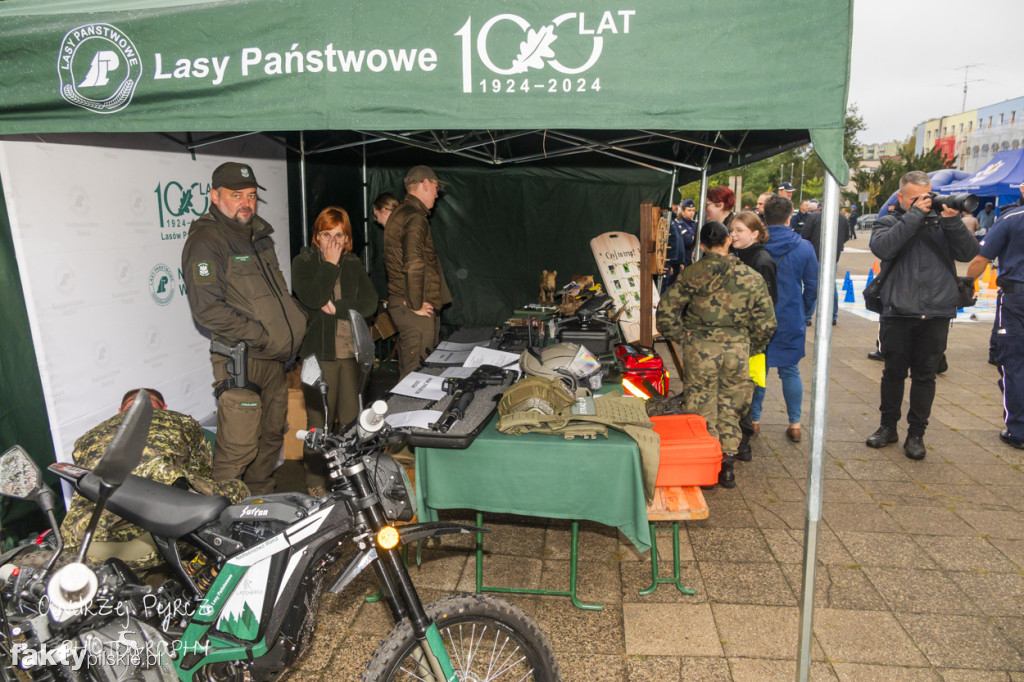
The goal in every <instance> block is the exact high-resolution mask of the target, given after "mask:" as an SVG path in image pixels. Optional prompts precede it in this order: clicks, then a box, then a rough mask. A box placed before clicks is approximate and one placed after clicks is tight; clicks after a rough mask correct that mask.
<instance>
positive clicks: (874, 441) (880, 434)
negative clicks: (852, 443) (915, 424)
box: [865, 426, 900, 448]
mask: <svg viewBox="0 0 1024 682" xmlns="http://www.w3.org/2000/svg"><path fill="white" fill-rule="evenodd" d="M899 439H900V435H899V434H898V433H896V429H894V428H889V427H888V426H879V427H878V430H877V431H875V432H874V433H872V434H871V435H870V436H868V439H867V441H866V442H865V444H866V445H867V446H868V447H869V448H884V447H885V446H886V445H888V444H889V443H895V442H896V441H898V440H899Z"/></svg>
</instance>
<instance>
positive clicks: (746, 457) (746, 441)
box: [736, 434, 754, 462]
mask: <svg viewBox="0 0 1024 682" xmlns="http://www.w3.org/2000/svg"><path fill="white" fill-rule="evenodd" d="M753 458H754V451H753V450H751V449H750V436H747V435H746V434H744V436H743V438H742V439H741V440H740V446H739V447H738V448H737V449H736V459H738V460H739V461H741V462H749V461H750V460H751V459H753Z"/></svg>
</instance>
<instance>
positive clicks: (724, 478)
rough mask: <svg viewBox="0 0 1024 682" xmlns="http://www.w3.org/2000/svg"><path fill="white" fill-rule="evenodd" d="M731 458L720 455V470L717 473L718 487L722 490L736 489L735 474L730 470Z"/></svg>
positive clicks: (730, 456)
mask: <svg viewBox="0 0 1024 682" xmlns="http://www.w3.org/2000/svg"><path fill="white" fill-rule="evenodd" d="M732 465H733V456H732V455H722V470H721V471H720V472H718V485H720V486H722V487H723V488H735V487H736V474H735V473H734V472H733V470H732Z"/></svg>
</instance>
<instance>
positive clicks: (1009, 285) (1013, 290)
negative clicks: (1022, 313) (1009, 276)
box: [996, 277, 1024, 294]
mask: <svg viewBox="0 0 1024 682" xmlns="http://www.w3.org/2000/svg"><path fill="white" fill-rule="evenodd" d="M1000 279H1003V278H1002V277H999V278H998V279H997V280H996V284H997V285H998V286H999V288H1000V289H1001V290H1002V292H1003V293H1004V294H1019V293H1021V292H1024V283H1022V282H1012V281H1010V280H1003V281H1001V282H1000V281H999V280H1000Z"/></svg>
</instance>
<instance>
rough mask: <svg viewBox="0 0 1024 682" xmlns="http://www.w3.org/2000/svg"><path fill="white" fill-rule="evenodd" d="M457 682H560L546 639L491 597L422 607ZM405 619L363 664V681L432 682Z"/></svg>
mask: <svg viewBox="0 0 1024 682" xmlns="http://www.w3.org/2000/svg"><path fill="white" fill-rule="evenodd" d="M426 610H427V614H428V615H429V616H430V618H431V619H432V620H433V621H434V623H436V624H437V629H438V631H439V632H440V633H441V639H442V640H443V641H444V644H445V648H446V649H447V650H448V657H449V658H450V659H451V661H452V665H453V666H454V667H455V673H456V676H457V677H458V679H459V680H460V681H461V682H491V681H495V680H497V681H504V680H533V681H534V682H559V681H560V680H561V679H562V676H561V672H560V670H559V668H558V661H556V660H555V652H554V651H553V650H552V649H551V644H550V643H548V640H547V637H545V636H544V633H543V632H542V631H541V629H540V628H539V627H538V626H537V624H536V623H535V622H534V621H533V619H532V618H530V617H529V616H528V615H526V613H525V612H524V611H523V610H522V609H520V608H519V607H517V606H514V605H512V604H509V603H508V602H506V601H504V600H502V599H498V598H496V597H492V596H490V595H483V594H473V595H463V596H452V597H445V598H444V599H439V600H438V601H436V602H434V603H433V604H430V605H428V606H427V607H426ZM419 646H420V645H419V642H417V641H416V638H415V637H414V636H413V632H412V626H411V625H410V624H409V621H408V620H405V621H403V622H402V623H400V624H398V625H397V626H396V627H395V629H394V630H392V631H391V634H389V635H388V636H387V637H386V638H385V639H384V641H383V642H381V644H380V646H379V647H377V651H376V652H374V654H373V658H372V659H371V660H370V663H369V664H368V665H367V666H366V672H364V673H363V678H362V679H363V680H364V682H406V681H409V680H434V679H435V678H434V677H432V676H431V674H430V671H429V670H428V669H426V668H425V667H424V663H423V661H422V658H421V655H420V648H419Z"/></svg>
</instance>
